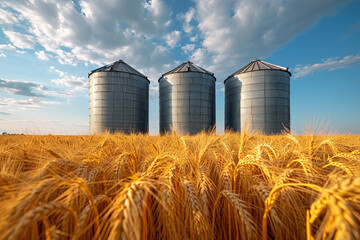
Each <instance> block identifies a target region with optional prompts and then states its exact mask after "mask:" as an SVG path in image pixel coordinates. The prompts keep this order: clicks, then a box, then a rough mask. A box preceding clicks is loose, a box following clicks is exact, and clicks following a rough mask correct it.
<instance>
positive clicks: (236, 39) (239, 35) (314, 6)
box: [194, 0, 349, 77]
mask: <svg viewBox="0 0 360 240" xmlns="http://www.w3.org/2000/svg"><path fill="white" fill-rule="evenodd" d="M345 2H349V1H348V0H347V1H339V0H317V1H313V0H304V1H297V0H289V1H277V0H276V1H266V0H241V1H240V0H231V1H222V0H195V3H196V7H195V9H196V12H197V14H196V20H197V22H198V25H197V27H198V29H199V31H200V33H201V34H200V36H201V38H202V48H203V49H205V50H201V51H202V52H201V53H202V55H204V54H207V55H208V57H207V61H206V65H205V66H204V67H206V66H216V72H217V73H218V74H219V75H221V76H223V77H225V76H226V75H227V74H229V72H233V71H234V70H236V68H240V67H242V66H243V65H244V64H246V63H247V62H248V61H250V60H251V59H253V58H264V57H266V56H268V55H270V54H271V53H272V52H274V51H275V50H277V49H278V48H279V47H281V46H282V45H284V44H285V43H287V42H289V41H290V40H291V39H292V38H294V37H296V36H297V35H298V34H300V33H301V32H303V31H304V30H306V29H307V28H309V27H311V26H312V25H314V24H315V23H316V22H317V21H318V19H319V18H320V17H322V16H323V15H324V14H327V13H329V12H330V11H332V10H333V9H335V7H336V6H338V5H339V4H344V3H345ZM304 16H306V17H304ZM199 53H200V52H197V53H196V54H195V56H194V57H200V56H199Z"/></svg>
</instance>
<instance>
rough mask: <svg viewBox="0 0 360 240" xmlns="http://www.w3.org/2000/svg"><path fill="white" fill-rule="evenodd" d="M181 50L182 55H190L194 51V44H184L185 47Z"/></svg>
mask: <svg viewBox="0 0 360 240" xmlns="http://www.w3.org/2000/svg"><path fill="white" fill-rule="evenodd" d="M181 49H182V50H183V51H184V53H190V52H192V51H193V50H194V49H195V44H186V45H185V46H182V47H181Z"/></svg>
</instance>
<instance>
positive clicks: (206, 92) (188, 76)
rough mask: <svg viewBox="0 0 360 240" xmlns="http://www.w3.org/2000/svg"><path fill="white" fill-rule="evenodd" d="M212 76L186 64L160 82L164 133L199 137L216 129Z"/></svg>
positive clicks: (165, 75)
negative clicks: (198, 135) (197, 135)
mask: <svg viewBox="0 0 360 240" xmlns="http://www.w3.org/2000/svg"><path fill="white" fill-rule="evenodd" d="M213 75H214V74H213V73H210V72H208V71H206V70H204V69H202V68H200V67H198V66H196V65H194V64H193V63H191V62H188V61H187V62H185V63H184V64H182V65H180V66H179V67H177V68H175V69H174V70H172V71H170V72H168V73H166V74H164V75H163V76H162V77H161V78H160V79H159V89H160V95H159V102H160V133H161V134H163V133H165V132H169V131H171V129H173V130H174V131H175V132H176V133H178V134H196V133H198V132H201V131H202V130H205V131H207V130H209V129H211V128H212V127H214V126H215V81H216V79H215V77H214V76H213Z"/></svg>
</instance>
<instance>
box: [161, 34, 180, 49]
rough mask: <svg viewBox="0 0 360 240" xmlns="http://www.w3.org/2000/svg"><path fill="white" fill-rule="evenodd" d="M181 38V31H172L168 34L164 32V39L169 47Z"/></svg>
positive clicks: (173, 45)
mask: <svg viewBox="0 0 360 240" xmlns="http://www.w3.org/2000/svg"><path fill="white" fill-rule="evenodd" d="M180 38H181V32H180V31H177V30H175V31H172V32H171V33H169V34H166V35H165V37H164V39H165V41H166V43H167V45H169V46H170V47H172V48H173V47H175V45H176V44H177V43H178V42H179V41H180Z"/></svg>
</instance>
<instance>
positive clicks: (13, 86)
mask: <svg viewBox="0 0 360 240" xmlns="http://www.w3.org/2000/svg"><path fill="white" fill-rule="evenodd" d="M0 89H3V90H4V91H6V92H8V93H10V94H15V95H21V96H27V97H38V98H41V97H45V98H49V97H54V96H60V97H69V96H70V94H69V93H64V92H59V91H53V90H49V89H48V88H47V87H46V86H44V85H43V84H39V83H35V82H28V81H15V80H5V79H0Z"/></svg>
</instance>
